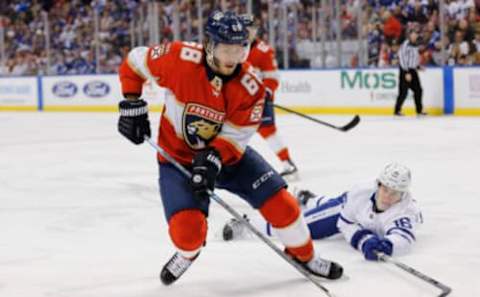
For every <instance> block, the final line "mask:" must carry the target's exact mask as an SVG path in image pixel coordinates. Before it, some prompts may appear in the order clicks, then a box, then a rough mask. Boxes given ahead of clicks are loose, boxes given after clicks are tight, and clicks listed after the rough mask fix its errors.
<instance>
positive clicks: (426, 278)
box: [377, 253, 452, 297]
mask: <svg viewBox="0 0 480 297" xmlns="http://www.w3.org/2000/svg"><path fill="white" fill-rule="evenodd" d="M377 256H378V258H379V259H380V260H381V261H383V262H386V263H390V264H393V265H395V266H397V267H399V268H400V269H402V270H404V271H406V272H408V273H410V274H411V275H413V276H416V277H418V278H420V279H421V280H423V281H426V282H427V283H429V284H431V285H432V286H434V287H436V288H438V289H440V290H442V292H441V294H440V295H438V297H445V296H447V295H448V294H450V292H451V291H452V289H451V288H450V287H448V286H446V285H444V284H442V283H441V282H439V281H437V280H435V279H433V278H431V277H429V276H428V275H425V274H423V273H421V272H420V271H418V270H416V269H414V268H412V267H410V266H408V265H407V264H403V263H402V262H398V261H395V260H393V259H392V258H391V257H389V256H387V255H385V254H382V253H377Z"/></svg>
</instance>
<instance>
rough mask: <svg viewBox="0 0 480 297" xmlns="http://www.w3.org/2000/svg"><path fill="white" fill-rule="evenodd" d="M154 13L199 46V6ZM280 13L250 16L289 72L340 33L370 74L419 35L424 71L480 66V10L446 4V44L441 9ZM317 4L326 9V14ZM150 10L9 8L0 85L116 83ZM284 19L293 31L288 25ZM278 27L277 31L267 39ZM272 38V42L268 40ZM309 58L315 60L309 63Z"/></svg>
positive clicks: (377, 6)
mask: <svg viewBox="0 0 480 297" xmlns="http://www.w3.org/2000/svg"><path fill="white" fill-rule="evenodd" d="M156 3H157V4H156V7H157V8H158V12H157V16H158V18H159V20H158V22H157V23H158V26H159V28H160V30H159V31H158V33H159V34H160V36H161V38H160V39H158V42H168V41H169V40H172V39H174V28H173V26H174V23H175V22H174V19H175V16H174V11H178V21H179V22H178V24H179V34H180V35H179V36H180V38H181V39H184V40H198V39H199V30H198V27H199V22H200V21H199V16H198V12H197V6H196V4H197V2H196V1H195V0H177V1H176V2H175V1H157V2H156ZM246 3H247V0H203V1H202V4H203V7H202V17H203V20H204V21H205V20H206V18H207V16H208V12H209V11H211V10H212V9H215V8H220V7H222V8H225V9H231V10H235V11H237V12H239V13H244V12H245V11H246ZM273 3H274V4H275V9H273V10H272V11H273V21H271V22H269V13H268V1H267V0H260V1H252V4H253V7H252V8H253V11H255V12H259V13H258V14H257V17H258V18H259V19H260V24H261V30H260V32H261V37H262V38H263V39H265V40H267V41H269V40H271V39H272V40H273V41H274V45H275V47H276V49H277V53H278V61H279V64H280V66H281V67H282V66H283V64H284V61H283V59H282V57H283V53H284V50H283V49H284V48H288V54H289V55H288V57H289V67H293V68H295V67H319V66H321V65H322V64H321V63H320V62H319V58H318V57H319V56H320V48H321V46H320V45H318V44H315V43H314V42H313V41H312V39H315V40H316V41H318V42H320V41H321V40H326V41H327V42H330V43H331V44H334V42H335V40H336V37H337V34H338V32H341V35H340V36H341V39H342V40H343V42H345V46H344V50H345V51H347V52H348V48H349V46H348V44H349V43H348V42H349V41H351V43H350V44H353V45H354V46H357V45H358V44H360V43H359V42H356V43H355V40H358V38H359V37H363V38H364V39H365V40H366V43H365V44H366V50H365V58H366V59H365V63H366V64H367V65H368V66H371V67H388V66H395V65H398V56H397V50H398V48H399V46H400V44H401V43H402V42H403V40H404V36H405V33H406V32H408V31H410V30H416V31H418V32H419V33H420V36H421V43H420V52H421V59H422V64H423V65H427V66H429V65H431V66H439V65H442V44H444V45H445V53H446V57H445V63H446V64H448V65H480V0H445V14H444V15H445V17H444V20H445V24H446V26H445V28H444V31H445V36H443V38H442V36H441V33H440V31H441V30H440V28H439V23H440V9H439V1H438V0H342V1H341V6H340V14H339V17H340V21H339V22H337V21H336V17H335V0H326V1H320V0H316V1H314V0H274V1H273ZM319 3H323V4H324V5H323V6H322V7H321V8H320V4H319ZM151 4H152V1H148V0H96V1H95V0H71V1H68V0H11V1H7V2H6V4H5V5H3V4H2V5H1V6H0V27H1V29H0V38H2V36H3V38H2V40H3V49H1V48H0V50H2V53H1V54H2V56H1V57H0V58H1V61H0V62H1V64H0V75H37V74H91V73H96V72H97V71H100V72H101V73H115V72H116V71H117V68H118V65H119V64H120V63H121V61H122V59H123V57H124V56H125V55H126V53H128V51H129V50H130V48H131V47H132V46H135V45H140V44H145V45H149V43H151V41H152V40H151V39H149V38H150V36H151V35H149V28H150V27H151V25H152V20H151V18H149V15H150V13H151V11H150V10H151V7H152V6H151ZM282 4H288V9H286V10H282V9H281V7H282ZM272 11H271V12H272ZM314 12H316V17H315V18H313V13H314ZM95 16H98V17H97V18H95ZM285 16H286V23H285V24H286V25H285V24H284V23H283V21H282V20H283V19H282V18H284V17H285ZM359 18H360V19H359ZM95 19H97V20H98V26H95V22H94V20H95ZM321 21H323V22H324V24H325V25H323V24H322V23H320V22H321ZM315 22H316V23H315ZM272 24H273V26H274V29H273V30H269V26H270V25H272ZM314 26H315V27H316V28H315V29H314ZM96 28H97V31H96ZM284 28H287V30H286V31H285V29H284ZM272 31H273V32H274V36H273V37H272V38H269V35H268V34H269V32H272ZM95 32H98V34H95ZM312 32H316V35H314V34H313V33H312ZM285 34H286V35H285ZM47 37H48V40H47ZM285 37H286V39H285ZM285 40H287V47H285V46H284V45H285ZM0 42H1V41H0ZM0 45H1V44H0ZM309 48H313V49H314V50H313V51H312V50H310V52H309V53H308V50H306V49H309ZM328 49H329V51H328V53H327V56H326V60H327V63H326V64H323V65H326V66H338V65H335V58H334V56H335V55H336V47H329V48H328ZM342 61H343V62H342V65H341V66H348V67H356V66H359V65H361V63H360V62H359V61H362V59H361V57H359V50H358V49H357V48H354V50H352V53H351V54H350V55H349V56H347V58H345V57H342ZM97 63H98V65H97Z"/></svg>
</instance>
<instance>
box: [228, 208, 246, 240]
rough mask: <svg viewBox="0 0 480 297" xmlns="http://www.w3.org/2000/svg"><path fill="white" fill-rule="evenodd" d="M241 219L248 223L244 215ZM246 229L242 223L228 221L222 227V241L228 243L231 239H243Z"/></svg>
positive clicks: (234, 220) (235, 220) (232, 220)
mask: <svg viewBox="0 0 480 297" xmlns="http://www.w3.org/2000/svg"><path fill="white" fill-rule="evenodd" d="M243 218H244V219H245V220H247V221H248V217H247V215H246V214H244V215H243ZM246 229H247V227H246V226H245V225H244V224H243V223H242V222H240V221H239V220H237V219H235V218H233V219H231V220H230V221H228V222H227V223H226V224H225V226H223V230H222V235H223V240H225V241H230V240H233V239H240V238H244V237H245V236H246V235H247V234H246V231H247V230H246Z"/></svg>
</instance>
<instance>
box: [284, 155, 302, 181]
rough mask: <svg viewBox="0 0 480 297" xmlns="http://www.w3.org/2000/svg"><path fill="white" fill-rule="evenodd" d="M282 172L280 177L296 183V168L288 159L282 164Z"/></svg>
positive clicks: (297, 177)
mask: <svg viewBox="0 0 480 297" xmlns="http://www.w3.org/2000/svg"><path fill="white" fill-rule="evenodd" d="M282 163H283V167H284V169H283V171H282V172H280V175H281V176H282V177H284V178H285V179H287V180H289V181H296V180H298V179H299V176H298V168H297V166H296V165H295V163H293V162H292V160H290V159H288V160H285V161H283V162H282Z"/></svg>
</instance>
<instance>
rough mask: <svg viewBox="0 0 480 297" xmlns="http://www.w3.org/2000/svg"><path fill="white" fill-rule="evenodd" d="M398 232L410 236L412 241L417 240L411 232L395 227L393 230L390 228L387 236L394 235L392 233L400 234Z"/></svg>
mask: <svg viewBox="0 0 480 297" xmlns="http://www.w3.org/2000/svg"><path fill="white" fill-rule="evenodd" d="M398 231H401V232H402V233H404V234H406V235H408V236H409V237H410V238H411V239H413V240H416V238H415V235H413V233H412V232H410V231H409V230H407V229H405V228H400V227H393V228H390V229H389V230H388V231H387V232H386V235H389V234H392V233H394V232H395V233H398Z"/></svg>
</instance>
